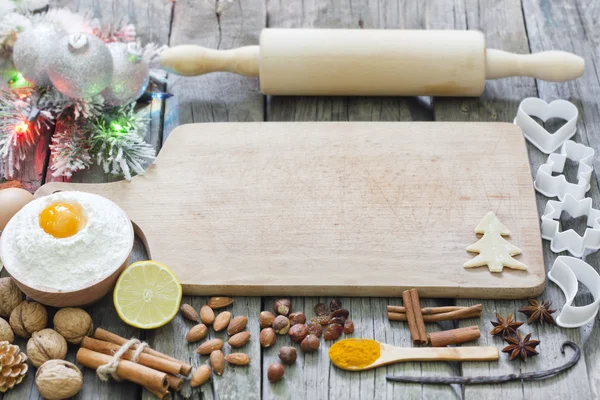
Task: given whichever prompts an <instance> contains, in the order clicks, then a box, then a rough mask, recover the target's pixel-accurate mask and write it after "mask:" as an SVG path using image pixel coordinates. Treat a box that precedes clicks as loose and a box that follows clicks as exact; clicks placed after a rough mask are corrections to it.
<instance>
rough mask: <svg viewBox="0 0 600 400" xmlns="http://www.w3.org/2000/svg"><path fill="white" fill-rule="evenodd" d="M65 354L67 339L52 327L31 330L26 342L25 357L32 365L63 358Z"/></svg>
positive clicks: (36, 365)
mask: <svg viewBox="0 0 600 400" xmlns="http://www.w3.org/2000/svg"><path fill="white" fill-rule="evenodd" d="M66 356H67V341H66V340H65V338H64V337H62V336H61V335H60V334H59V333H58V332H56V331H55V330H54V329H49V328H48V329H42V330H41V331H39V332H33V334H32V335H31V339H29V341H28V342H27V357H29V361H31V363H32V364H33V366H34V367H39V366H40V365H42V364H43V363H45V362H46V361H48V360H63V359H64V358H65V357H66Z"/></svg>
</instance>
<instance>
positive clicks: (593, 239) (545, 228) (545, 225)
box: [542, 193, 600, 257]
mask: <svg viewBox="0 0 600 400" xmlns="http://www.w3.org/2000/svg"><path fill="white" fill-rule="evenodd" d="M563 211H566V212H567V213H568V214H569V215H570V216H571V218H578V217H583V216H586V217H587V226H588V227H587V229H586V230H585V233H584V234H583V237H581V236H580V235H579V234H578V233H577V232H575V231H574V230H573V229H569V230H567V231H564V232H561V227H560V221H559V220H560V215H561V213H562V212H563ZM542 238H543V239H546V240H549V241H550V249H551V250H552V251H553V252H555V253H559V252H561V251H565V250H566V251H568V252H569V253H571V254H572V255H574V256H575V257H583V256H584V255H585V254H587V253H593V252H594V251H598V249H600V210H596V209H594V208H592V199H591V198H589V197H587V198H585V199H581V200H577V199H575V198H574V197H573V196H571V195H570V194H568V193H567V194H566V195H565V198H564V199H563V200H562V201H554V200H550V201H548V203H546V209H545V210H544V214H543V215H542Z"/></svg>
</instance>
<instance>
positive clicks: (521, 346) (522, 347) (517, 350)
mask: <svg viewBox="0 0 600 400" xmlns="http://www.w3.org/2000/svg"><path fill="white" fill-rule="evenodd" d="M530 338H531V333H528V334H527V335H526V336H525V337H523V336H521V332H517V337H516V338H514V337H505V338H504V340H506V342H507V343H510V344H509V345H508V346H506V347H505V348H503V349H502V352H503V353H510V357H509V358H508V359H509V360H510V361H512V360H514V359H515V358H517V357H519V358H520V359H521V360H523V361H527V357H528V356H537V355H538V354H539V353H538V352H537V351H535V348H536V347H537V345H538V344H540V341H539V340H529V339H530Z"/></svg>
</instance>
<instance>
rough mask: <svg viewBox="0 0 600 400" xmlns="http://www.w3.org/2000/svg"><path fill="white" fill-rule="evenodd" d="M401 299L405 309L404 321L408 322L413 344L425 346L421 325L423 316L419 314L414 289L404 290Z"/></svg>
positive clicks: (417, 299)
mask: <svg viewBox="0 0 600 400" xmlns="http://www.w3.org/2000/svg"><path fill="white" fill-rule="evenodd" d="M402 299H403V300H404V306H405V307H406V319H407V321H408V329H409V331H410V337H411V338H412V342H413V344H426V343H427V332H426V331H425V324H424V323H423V322H424V321H423V315H422V314H421V305H420V302H419V296H418V293H417V290H416V289H410V290H405V291H404V292H402Z"/></svg>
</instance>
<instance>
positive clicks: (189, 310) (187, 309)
mask: <svg viewBox="0 0 600 400" xmlns="http://www.w3.org/2000/svg"><path fill="white" fill-rule="evenodd" d="M181 315H183V318H185V319H189V320H190V321H194V322H198V321H200V318H198V313H197V312H196V310H194V307H192V306H190V305H189V304H182V305H181Z"/></svg>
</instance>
